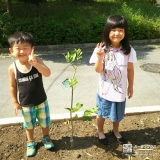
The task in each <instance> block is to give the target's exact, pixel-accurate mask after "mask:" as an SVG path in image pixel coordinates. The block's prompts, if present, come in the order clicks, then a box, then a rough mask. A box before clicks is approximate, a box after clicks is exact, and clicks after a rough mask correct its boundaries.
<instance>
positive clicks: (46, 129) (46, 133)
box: [42, 127, 49, 137]
mask: <svg viewBox="0 0 160 160" xmlns="http://www.w3.org/2000/svg"><path fill="white" fill-rule="evenodd" d="M42 133H43V137H46V136H49V127H47V128H42Z"/></svg>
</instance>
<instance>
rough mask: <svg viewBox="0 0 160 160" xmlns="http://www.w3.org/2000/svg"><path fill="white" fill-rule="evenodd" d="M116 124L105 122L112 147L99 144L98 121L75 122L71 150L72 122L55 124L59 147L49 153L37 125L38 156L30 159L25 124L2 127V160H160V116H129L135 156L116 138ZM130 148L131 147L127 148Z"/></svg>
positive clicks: (125, 125)
mask: <svg viewBox="0 0 160 160" xmlns="http://www.w3.org/2000/svg"><path fill="white" fill-rule="evenodd" d="M110 130H112V123H111V122H110V120H108V119H107V120H106V121H105V133H106V137H107V138H108V140H109V143H110V144H109V145H108V146H104V145H102V144H100V143H99V141H98V136H97V127H96V120H95V118H93V119H92V121H90V122H89V121H83V120H77V121H74V147H73V148H71V146H70V137H71V125H70V123H69V121H63V122H53V123H52V125H51V128H50V137H51V139H52V140H53V142H54V144H55V147H54V148H53V149H51V150H46V149H45V148H44V146H43V144H42V142H41V138H42V132H41V129H40V127H39V126H38V125H37V127H36V128H35V141H36V142H37V143H38V144H37V154H36V155H35V156H34V157H26V155H25V154H26V134H25V130H24V129H23V126H22V124H19V125H14V126H5V127H4V126H1V127H0V160H129V159H130V160H131V159H132V160H160V113H159V112H157V113H145V114H139V115H127V116H125V117H124V119H123V120H122V122H121V123H120V131H121V134H122V136H123V137H125V138H126V139H127V140H128V144H132V148H131V149H132V150H131V154H127V153H128V152H127V153H124V147H123V145H119V144H118V143H117V141H116V139H115V138H114V137H113V135H112V134H111V133H110ZM126 147H128V146H126Z"/></svg>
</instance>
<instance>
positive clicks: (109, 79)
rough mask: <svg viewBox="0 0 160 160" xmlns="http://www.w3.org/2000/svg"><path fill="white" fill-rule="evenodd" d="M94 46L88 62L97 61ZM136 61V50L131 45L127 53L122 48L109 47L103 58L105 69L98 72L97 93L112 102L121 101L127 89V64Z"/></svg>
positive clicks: (123, 99)
mask: <svg viewBox="0 0 160 160" xmlns="http://www.w3.org/2000/svg"><path fill="white" fill-rule="evenodd" d="M97 59H98V58H97V55H96V48H95V50H94V52H93V54H92V56H91V58H90V61H89V63H96V61H97ZM136 61H137V58H136V51H135V50H134V49H133V48H132V47H131V52H130V54H128V55H125V54H123V50H120V49H113V48H111V49H110V51H109V52H107V53H106V54H105V56H104V58H103V63H104V66H105V69H104V71H103V72H101V73H100V76H99V83H98V94H99V95H100V96H101V97H102V98H104V99H106V100H109V101H112V102H123V101H125V98H126V91H127V80H128V78H127V64H128V62H132V63H135V62H136Z"/></svg>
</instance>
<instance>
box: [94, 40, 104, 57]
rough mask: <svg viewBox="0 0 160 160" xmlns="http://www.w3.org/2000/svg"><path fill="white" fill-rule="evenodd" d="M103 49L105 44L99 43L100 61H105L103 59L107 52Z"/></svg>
mask: <svg viewBox="0 0 160 160" xmlns="http://www.w3.org/2000/svg"><path fill="white" fill-rule="evenodd" d="M102 47H103V43H98V44H97V46H96V49H97V57H98V59H103V57H104V55H105V52H104V50H103V49H102Z"/></svg>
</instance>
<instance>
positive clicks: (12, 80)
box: [8, 64, 21, 115]
mask: <svg viewBox="0 0 160 160" xmlns="http://www.w3.org/2000/svg"><path fill="white" fill-rule="evenodd" d="M8 74H9V88H10V94H11V98H12V102H13V105H14V112H15V115H17V114H18V110H19V109H21V106H20V105H19V103H18V99H17V83H16V80H15V74H14V69H13V64H12V65H10V67H9V69H8Z"/></svg>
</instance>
